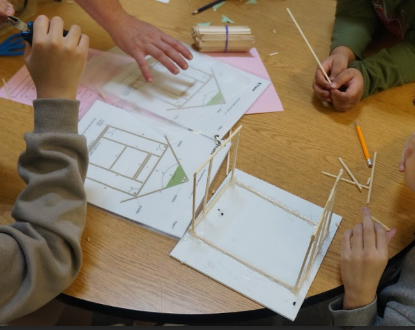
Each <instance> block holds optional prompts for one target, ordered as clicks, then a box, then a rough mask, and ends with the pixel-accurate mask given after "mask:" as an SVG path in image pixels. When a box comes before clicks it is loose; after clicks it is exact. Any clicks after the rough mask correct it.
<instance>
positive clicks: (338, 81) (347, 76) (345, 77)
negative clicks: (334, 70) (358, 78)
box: [331, 70, 353, 89]
mask: <svg viewBox="0 0 415 330" xmlns="http://www.w3.org/2000/svg"><path fill="white" fill-rule="evenodd" d="M352 78H353V75H352V73H351V71H350V70H345V71H343V72H341V73H340V74H339V75H338V76H337V77H336V78H335V79H334V81H332V84H331V88H334V89H338V88H340V87H341V86H343V85H344V84H345V83H347V82H348V81H350V80H351V79H352Z"/></svg>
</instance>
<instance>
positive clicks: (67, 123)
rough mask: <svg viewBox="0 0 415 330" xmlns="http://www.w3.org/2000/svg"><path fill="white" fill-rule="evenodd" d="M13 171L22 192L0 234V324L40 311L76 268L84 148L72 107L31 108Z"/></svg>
mask: <svg viewBox="0 0 415 330" xmlns="http://www.w3.org/2000/svg"><path fill="white" fill-rule="evenodd" d="M34 108H35V127H34V131H33V132H32V133H27V134H26V135H25V140H26V144H27V147H26V150H25V152H23V153H22V155H21V156H20V158H19V163H18V171H19V174H20V176H21V177H22V179H23V180H24V181H25V182H26V183H27V187H26V188H25V189H24V190H23V191H22V193H21V194H20V195H19V196H18V197H17V200H16V203H15V205H14V207H13V210H12V216H13V218H14V219H15V220H16V222H15V223H13V224H12V225H10V226H0V293H1V294H0V324H2V323H4V322H7V321H10V320H13V319H16V318H18V317H20V316H23V315H25V314H28V313H31V312H32V311H34V310H36V309H38V308H40V307H41V306H43V305H44V304H46V303H47V302H48V301H50V300H51V299H53V298H54V297H56V296H57V295H58V294H59V293H61V292H62V291H63V290H64V289H66V288H67V287H68V286H69V285H70V283H71V282H72V281H73V279H74V278H75V276H76V275H77V273H78V272H79V269H80V266H81V258H82V253H81V246H80V237H81V235H82V232H83V229H84V226H85V218H86V205H87V203H86V194H85V190H84V187H83V182H84V180H85V176H86V171H87V165H88V152H87V148H86V140H85V138H84V137H83V136H81V135H79V134H78V132H77V129H78V128H77V118H78V108H79V102H78V101H68V100H57V99H50V100H37V101H35V103H34Z"/></svg>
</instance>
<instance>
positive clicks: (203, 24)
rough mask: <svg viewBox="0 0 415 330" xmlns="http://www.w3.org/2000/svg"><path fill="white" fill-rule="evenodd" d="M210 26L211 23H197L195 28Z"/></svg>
mask: <svg viewBox="0 0 415 330" xmlns="http://www.w3.org/2000/svg"><path fill="white" fill-rule="evenodd" d="M210 24H211V22H206V23H197V26H209V25H210Z"/></svg>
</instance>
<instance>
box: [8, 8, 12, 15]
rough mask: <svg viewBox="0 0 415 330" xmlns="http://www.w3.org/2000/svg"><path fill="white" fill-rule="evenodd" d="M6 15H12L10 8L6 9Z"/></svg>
mask: <svg viewBox="0 0 415 330" xmlns="http://www.w3.org/2000/svg"><path fill="white" fill-rule="evenodd" d="M6 13H7V14H9V15H13V13H14V11H13V9H12V8H7V9H6Z"/></svg>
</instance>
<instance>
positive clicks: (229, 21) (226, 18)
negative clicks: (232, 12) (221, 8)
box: [222, 15, 235, 23]
mask: <svg viewBox="0 0 415 330" xmlns="http://www.w3.org/2000/svg"><path fill="white" fill-rule="evenodd" d="M222 22H224V23H235V22H234V21H232V20H231V19H230V18H229V17H226V16H225V15H222Z"/></svg>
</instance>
